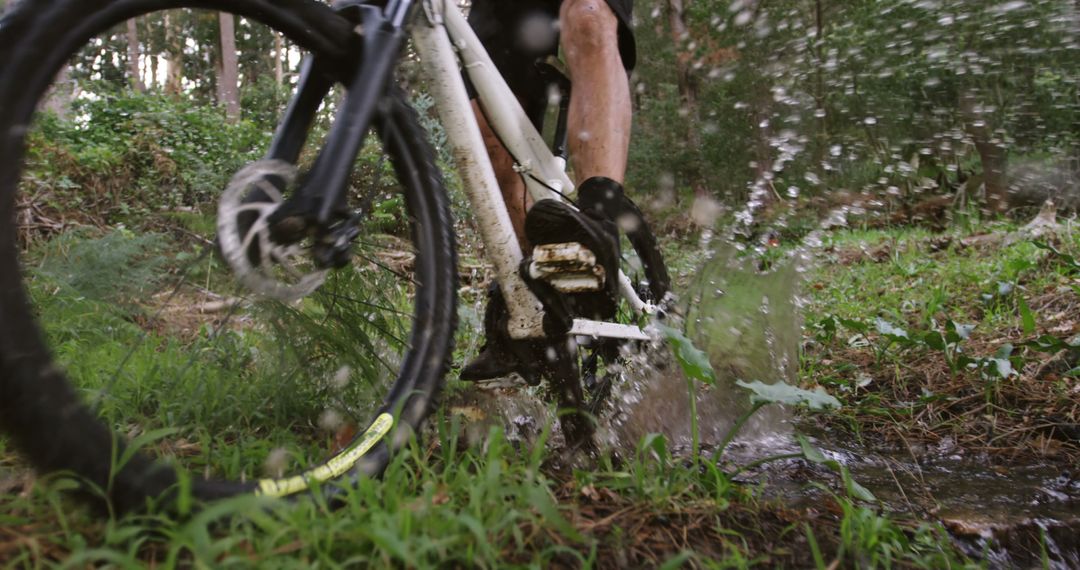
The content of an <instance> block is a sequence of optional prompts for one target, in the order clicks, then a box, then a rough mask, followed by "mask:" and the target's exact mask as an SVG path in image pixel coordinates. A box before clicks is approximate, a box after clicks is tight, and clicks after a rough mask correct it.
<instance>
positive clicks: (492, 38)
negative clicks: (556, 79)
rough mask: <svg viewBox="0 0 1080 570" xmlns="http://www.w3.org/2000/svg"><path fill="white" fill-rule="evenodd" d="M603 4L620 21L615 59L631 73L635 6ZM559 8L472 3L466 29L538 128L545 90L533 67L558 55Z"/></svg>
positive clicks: (493, 0) (541, 1) (511, 0)
mask: <svg viewBox="0 0 1080 570" xmlns="http://www.w3.org/2000/svg"><path fill="white" fill-rule="evenodd" d="M606 1H607V4H608V6H610V7H611V10H612V12H614V13H615V16H616V17H617V18H618V19H619V54H620V55H621V56H622V62H623V66H624V67H625V68H626V70H627V71H628V72H629V71H630V70H632V69H633V68H634V64H635V63H636V62H637V48H636V44H635V42H634V34H633V31H632V29H631V27H630V22H631V15H632V12H633V7H634V2H633V0H606ZM561 4H562V0H473V3H472V10H471V11H470V12H469V24H470V25H471V26H472V28H473V30H474V31H475V32H476V35H477V36H478V37H479V38H480V42H481V43H483V45H484V49H485V50H487V52H488V54H489V55H491V59H492V61H494V62H495V67H496V68H498V70H499V73H501V74H502V76H503V77H504V78H505V79H506V82H507V83H508V84H509V85H510V89H511V90H513V91H514V93H515V94H516V95H517V96H518V97H519V98H520V99H521V101H522V104H523V105H524V107H525V112H526V113H527V114H528V115H529V118H531V119H532V120H533V123H535V124H537V125H539V124H540V123H541V121H542V120H543V116H544V112H545V110H546V108H547V100H548V95H547V92H548V86H547V85H546V84H545V82H544V80H543V79H542V77H541V75H540V72H539V71H538V70H537V68H536V62H537V60H542V59H544V58H546V57H547V56H549V55H558V52H559V37H558V32H557V31H556V27H555V26H554V23H555V22H556V21H557V20H558V18H559V6H560V5H561ZM470 89H471V86H470Z"/></svg>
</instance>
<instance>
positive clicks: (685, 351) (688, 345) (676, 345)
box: [660, 325, 716, 385]
mask: <svg viewBox="0 0 1080 570" xmlns="http://www.w3.org/2000/svg"><path fill="white" fill-rule="evenodd" d="M660 332H661V333H663V335H664V338H666V339H667V341H668V343H669V344H670V345H671V347H672V348H673V349H674V350H675V358H676V359H677V360H678V361H679V366H681V367H682V370H683V373H684V374H686V376H687V377H688V378H692V379H694V380H697V381H699V382H701V383H703V384H708V385H713V384H716V373H715V372H713V368H712V364H711V363H710V362H709V355H708V354H706V353H705V352H704V351H702V350H701V349H699V348H697V347H696V346H694V343H693V342H692V341H691V340H690V339H689V338H687V337H686V335H684V334H683V333H682V331H680V330H678V329H674V328H671V327H669V326H665V325H660Z"/></svg>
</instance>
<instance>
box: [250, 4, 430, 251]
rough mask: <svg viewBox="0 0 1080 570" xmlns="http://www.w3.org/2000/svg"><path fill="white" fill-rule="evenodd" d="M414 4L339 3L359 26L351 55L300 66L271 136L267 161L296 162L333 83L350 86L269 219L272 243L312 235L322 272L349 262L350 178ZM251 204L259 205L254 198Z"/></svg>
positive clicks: (351, 231)
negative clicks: (338, 61)
mask: <svg viewBox="0 0 1080 570" xmlns="http://www.w3.org/2000/svg"><path fill="white" fill-rule="evenodd" d="M412 6H413V2H412V1H411V0H398V1H393V2H390V3H389V4H388V5H387V6H386V7H385V8H382V7H378V6H373V5H370V4H366V3H363V2H361V1H357V0H345V1H339V2H337V3H336V4H335V9H337V10H338V11H339V12H341V13H342V14H343V15H345V16H346V17H348V18H349V19H350V20H352V21H353V22H355V23H356V31H357V36H356V38H357V44H356V46H355V48H354V49H353V50H352V51H353V53H355V54H356V56H355V57H354V58H353V60H352V61H351V62H349V64H350V65H349V66H348V67H345V68H339V67H336V66H334V65H333V64H332V62H327V61H323V60H321V59H319V58H318V57H311V58H308V59H307V60H305V61H304V63H303V67H302V70H301V74H300V80H299V88H298V90H297V94H296V95H295V96H294V98H293V99H292V101H291V102H290V103H289V107H288V109H287V110H286V112H285V117H284V119H283V120H282V122H281V124H280V125H279V126H278V129H277V132H275V133H274V139H273V142H272V143H271V147H270V151H269V152H268V154H267V158H268V159H271V160H280V161H284V162H287V163H289V164H296V162H297V161H298V159H299V157H300V152H301V151H302V149H303V147H304V144H305V143H306V142H307V137H308V132H309V130H310V128H311V124H312V123H313V122H314V120H315V115H316V113H317V111H318V109H319V106H320V105H321V104H322V101H323V100H324V99H325V98H326V95H327V94H328V93H329V92H330V89H331V87H333V85H334V83H335V80H341V82H342V83H343V84H344V85H345V86H346V87H347V95H346V97H345V99H344V100H343V101H342V105H341V108H340V109H339V110H338V112H337V115H336V118H335V120H334V123H333V126H332V127H331V130H330V133H329V136H328V137H327V142H326V144H325V146H323V148H322V149H321V150H320V152H319V155H318V157H316V159H315V164H314V166H313V167H312V169H311V170H310V171H309V172H308V175H307V176H306V178H305V180H303V181H301V186H300V188H299V189H298V190H297V191H296V192H294V193H292V195H291V196H290V197H289V198H288V199H287V200H286V201H285V202H284V203H283V204H282V205H281V207H279V208H278V209H277V210H276V211H275V212H274V213H273V214H272V215H271V216H270V218H269V222H270V225H271V230H272V232H273V235H274V236H275V238H276V239H279V240H281V241H283V242H292V241H299V240H300V239H302V238H303V237H304V236H306V235H308V234H309V233H311V232H314V234H315V238H316V240H315V247H314V248H313V254H314V258H315V262H316V263H317V264H318V265H319V266H321V267H323V268H330V267H335V268H339V267H343V266H345V265H347V264H348V263H349V260H350V257H351V255H350V249H351V242H352V239H354V238H355V237H356V233H357V228H356V223H355V220H352V219H351V217H350V212H349V209H348V206H347V203H346V191H347V187H348V178H349V173H350V172H351V171H352V166H353V163H354V161H355V160H356V156H357V155H358V154H359V152H360V148H361V146H362V145H363V143H364V138H365V136H366V134H367V133H368V131H369V129H370V128H371V126H372V120H373V119H374V118H375V117H376V110H377V106H378V104H379V102H380V101H381V100H383V98H384V96H385V94H386V92H387V88H388V87H389V85H390V81H391V78H392V76H393V71H394V66H395V64H396V63H397V60H398V57H399V56H400V53H401V49H402V46H404V44H405V40H406V34H405V31H404V22H406V21H408V18H409V14H410V12H411V10H412ZM251 199H253V200H257V199H260V197H259V196H257V195H256V196H253V197H252V198H251Z"/></svg>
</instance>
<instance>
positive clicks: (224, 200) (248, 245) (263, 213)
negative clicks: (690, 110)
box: [217, 160, 327, 302]
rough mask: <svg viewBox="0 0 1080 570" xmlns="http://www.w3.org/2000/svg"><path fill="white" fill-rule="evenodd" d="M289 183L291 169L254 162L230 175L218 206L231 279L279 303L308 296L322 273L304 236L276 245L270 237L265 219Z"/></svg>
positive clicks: (293, 173)
mask: <svg viewBox="0 0 1080 570" xmlns="http://www.w3.org/2000/svg"><path fill="white" fill-rule="evenodd" d="M272 180H279V181H281V182H283V183H284V184H283V185H282V186H281V187H279V186H278V185H276V184H274V182H273V181H272ZM295 181H296V167H295V166H293V165H291V164H289V163H286V162H283V161H279V160H260V161H257V162H253V163H251V164H249V165H247V166H245V167H244V168H242V169H241V170H240V171H239V172H237V173H236V175H235V176H234V177H233V179H232V180H231V181H230V182H229V185H228V187H227V188H226V189H225V192H224V193H223V194H222V195H221V200H220V202H219V203H218V216H217V232H218V242H219V244H220V246H221V254H222V257H224V259H225V262H226V263H227V264H228V265H229V268H230V269H232V271H233V274H234V275H235V276H236V279H237V280H238V281H240V283H241V284H242V285H243V286H244V287H246V288H247V289H249V290H251V291H252V292H254V293H255V294H257V295H260V296H263V297H269V298H272V299H277V300H279V301H284V302H292V301H296V300H299V299H302V298H304V297H306V296H307V295H310V294H311V293H312V292H314V291H315V290H316V289H318V288H319V286H321V285H322V284H323V282H324V281H325V280H326V274H327V270H326V269H320V268H318V267H316V266H315V264H314V262H313V261H312V257H311V246H312V240H311V239H310V238H306V239H304V240H301V241H300V242H298V243H291V244H279V243H277V242H275V241H274V239H273V237H272V235H271V232H270V216H271V215H272V214H273V213H274V212H275V211H276V210H277V208H278V207H280V206H281V204H282V203H283V202H284V197H283V195H282V190H281V188H287V187H289V186H291V185H292V184H293V183H294V182H295Z"/></svg>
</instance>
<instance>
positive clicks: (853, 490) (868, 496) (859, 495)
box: [840, 465, 877, 503]
mask: <svg viewBox="0 0 1080 570" xmlns="http://www.w3.org/2000/svg"><path fill="white" fill-rule="evenodd" d="M840 477H841V478H842V479H843V480H844V488H846V489H847V492H848V495H850V496H852V497H855V498H856V499H859V500H862V501H866V502H869V503H876V502H877V497H875V496H874V494H873V493H871V492H870V490H869V489H867V488H866V487H863V486H862V485H860V484H859V482H858V481H856V480H855V479H854V478H853V477H852V476H851V473H850V472H849V471H848V470H847V467H844V466H843V465H841V466H840Z"/></svg>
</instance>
